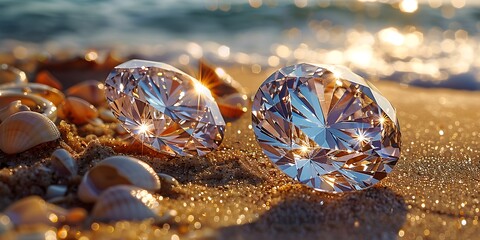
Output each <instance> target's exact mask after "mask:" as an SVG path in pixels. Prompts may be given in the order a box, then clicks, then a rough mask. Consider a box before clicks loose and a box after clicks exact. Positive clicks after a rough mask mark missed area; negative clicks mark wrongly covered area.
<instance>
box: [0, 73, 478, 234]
mask: <svg viewBox="0 0 480 240" xmlns="http://www.w3.org/2000/svg"><path fill="white" fill-rule="evenodd" d="M226 70H227V72H228V73H230V74H231V75H232V76H233V77H234V78H235V79H236V80H237V81H239V82H240V83H241V84H242V85H244V86H245V87H246V88H247V89H248V92H249V93H250V94H253V92H254V91H256V88H257V87H258V86H259V85H260V83H261V82H262V81H263V80H264V79H265V78H266V77H267V76H268V75H269V74H270V73H271V72H272V71H273V69H263V70H262V71H261V72H260V73H259V74H253V73H251V71H249V70H250V69H242V68H240V67H238V68H227V69H226ZM98 80H100V81H103V79H98ZM374 84H375V85H376V86H377V87H378V88H379V89H380V91H381V92H382V93H383V94H384V96H386V97H387V98H388V99H389V100H390V101H391V103H392V104H393V105H394V106H395V107H396V108H397V112H398V114H397V116H398V118H399V122H400V125H401V131H402V156H401V159H400V160H399V161H398V163H397V165H396V167H395V169H394V171H393V172H392V173H391V174H389V175H388V177H387V178H385V179H384V180H383V181H382V182H381V183H380V184H377V185H376V186H374V187H372V188H369V189H366V190H363V191H358V192H351V193H343V194H329V193H323V192H317V191H314V190H313V189H311V188H308V187H306V186H303V185H302V184H299V183H297V182H295V181H293V180H292V179H290V178H289V177H287V176H286V175H285V174H283V173H282V172H281V171H280V170H279V169H277V168H276V167H275V166H274V164H272V163H271V162H270V160H269V159H268V158H267V157H266V156H265V155H264V154H263V153H262V151H261V149H260V148H259V146H258V145H257V143H256V141H255V137H254V135H253V130H252V129H251V128H252V127H251V115H250V113H249V112H248V111H247V113H246V114H244V115H243V116H242V117H241V118H240V119H238V120H237V121H234V122H231V123H228V124H227V128H226V132H225V139H224V142H223V143H222V145H221V146H220V148H219V149H217V150H216V151H214V152H212V153H210V154H208V155H207V156H205V157H166V156H163V155H161V154H159V153H156V152H155V151H152V150H150V149H148V148H146V147H142V144H141V143H139V142H136V141H134V140H133V139H132V138H128V137H125V136H118V134H116V133H115V127H116V123H107V124H105V125H102V126H95V125H92V124H86V125H74V124H71V123H68V122H67V121H62V122H59V124H58V127H59V130H60V133H61V139H60V140H58V141H54V142H49V143H45V144H41V145H39V146H37V147H34V148H32V149H30V150H27V151H25V152H23V153H20V154H15V155H6V154H4V153H0V163H1V166H2V169H1V170H0V209H5V208H6V207H7V206H8V205H9V204H11V203H12V202H14V201H16V200H18V199H20V198H22V197H26V196H29V195H39V196H41V197H44V196H45V193H46V189H47V187H48V186H50V185H52V184H65V185H67V186H68V191H67V194H66V197H65V199H64V200H63V201H61V202H60V203H58V205H60V206H62V207H65V208H68V209H70V208H74V207H82V208H85V209H86V210H87V211H90V210H91V208H92V205H91V204H85V203H82V202H81V201H79V199H78V197H77V195H76V193H77V190H78V184H79V182H80V176H79V177H76V178H72V179H70V180H66V179H64V178H61V177H58V176H57V175H55V174H54V173H52V171H49V170H48V169H50V168H51V163H50V155H51V153H52V152H53V151H54V150H55V149H56V148H60V147H62V148H65V149H66V150H68V151H69V152H71V153H72V154H73V156H74V158H75V159H76V161H77V162H78V164H79V175H83V174H85V172H86V171H88V169H90V168H91V167H92V166H94V165H95V164H96V163H98V162H99V161H100V160H102V159H104V158H105V157H108V156H113V155H119V154H120V155H128V156H132V157H135V158H138V159H140V160H143V161H145V162H146V163H148V164H150V165H151V166H152V167H153V168H154V170H155V171H156V172H161V173H166V174H169V175H171V176H173V177H175V178H176V179H177V180H178V181H179V182H180V186H178V187H173V188H171V189H167V188H162V189H161V190H160V191H159V192H156V193H155V194H154V196H155V198H157V199H158V200H159V201H160V203H161V204H160V205H161V206H160V209H161V210H160V211H159V212H158V214H160V215H163V214H170V215H171V216H172V217H171V218H169V219H166V220H165V221H164V222H161V223H159V222H154V221H152V220H146V221H143V222H125V221H123V222H117V223H112V224H106V223H92V222H89V221H88V219H87V220H86V221H85V222H84V223H82V224H80V225H79V226H72V227H61V228H58V229H52V228H50V227H41V226H36V227H26V228H22V227H18V228H17V230H18V232H19V233H23V234H25V233H26V232H42V233H43V232H44V231H45V230H46V229H47V230H48V229H50V230H51V231H54V232H55V233H56V234H57V235H58V236H59V238H62V237H60V236H64V237H63V238H62V239H82V238H81V236H84V237H88V239H112V238H116V239H138V238H142V237H143V238H156V239H320V238H321V239H396V238H398V239H401V238H404V239H475V238H476V237H478V235H479V234H480V230H479V229H480V228H479V226H478V225H479V216H480V212H479V211H480V199H479V196H478V185H479V181H480V144H479V143H480V132H479V129H480V121H478V119H479V118H480V112H478V111H477V109H478V102H480V93H478V92H469V91H457V90H448V89H422V88H415V87H411V86H406V85H400V84H398V83H393V82H388V81H376V82H374ZM66 233H68V234H66ZM8 234H14V233H13V232H10V233H8ZM65 234H66V235H65ZM11 236H12V235H4V236H3V237H4V239H10V238H9V237H11ZM83 239H87V238H83Z"/></svg>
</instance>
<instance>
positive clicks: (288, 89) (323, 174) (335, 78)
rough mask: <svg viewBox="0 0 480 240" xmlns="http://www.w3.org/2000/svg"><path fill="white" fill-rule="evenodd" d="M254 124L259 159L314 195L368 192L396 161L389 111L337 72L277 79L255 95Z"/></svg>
mask: <svg viewBox="0 0 480 240" xmlns="http://www.w3.org/2000/svg"><path fill="white" fill-rule="evenodd" d="M252 122H253V128H254V132H255V135H256V138H257V141H258V142H259V144H260V147H261V148H262V149H263V152H264V153H265V154H266V155H267V156H268V157H269V158H270V159H271V160H272V161H273V162H274V163H275V164H276V165H277V166H278V167H279V168H280V169H281V170H282V171H283V172H285V173H286V174H287V175H289V176H290V177H292V178H294V179H295V180H298V181H300V182H301V183H304V184H306V185H308V186H311V187H313V188H315V189H316V190H320V191H326V192H346V191H354V190H361V189H364V188H368V187H370V186H372V185H374V184H376V183H377V182H379V181H380V180H381V179H383V178H384V177H386V176H387V174H388V173H390V172H391V171H392V169H393V167H394V166H395V164H396V162H397V161H398V158H399V157H400V144H401V141H400V135H401V134H400V127H399V124H398V120H397V117H396V112H395V109H394V108H393V107H392V105H391V104H390V103H389V102H388V100H387V99H386V98H385V97H384V96H382V95H381V94H380V92H379V91H378V90H377V89H376V88H375V87H374V86H373V85H371V84H370V83H369V82H367V81H366V80H364V79H363V78H361V77H360V76H358V75H356V74H354V73H352V72H351V71H350V70H348V69H347V68H345V67H341V66H332V65H312V64H305V63H302V64H297V65H293V66H289V67H285V68H282V69H280V70H278V71H276V72H275V73H273V74H272V75H271V76H270V77H268V78H267V80H265V82H264V83H263V84H262V85H261V86H260V88H259V90H258V91H257V93H256V95H255V99H254V102H253V106H252Z"/></svg>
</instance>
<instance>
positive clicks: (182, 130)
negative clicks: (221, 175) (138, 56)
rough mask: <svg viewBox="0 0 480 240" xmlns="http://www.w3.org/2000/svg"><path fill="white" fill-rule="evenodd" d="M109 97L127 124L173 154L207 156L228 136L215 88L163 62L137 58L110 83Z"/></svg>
mask: <svg viewBox="0 0 480 240" xmlns="http://www.w3.org/2000/svg"><path fill="white" fill-rule="evenodd" d="M105 86H106V90H105V93H106V96H107V101H108V104H109V106H110V108H111V109H112V111H113V113H114V114H115V116H116V117H117V119H118V120H119V121H120V122H121V124H122V126H123V127H124V128H125V129H126V130H127V131H128V132H129V133H130V134H131V135H132V136H133V137H134V138H136V139H137V140H139V141H141V142H142V143H143V144H145V145H146V146H148V147H150V148H152V149H154V150H157V151H159V152H162V153H166V154H169V155H172V156H173V155H181V156H191V155H200V156H201V155H205V154H207V153H208V152H210V151H212V150H214V149H216V148H217V147H218V146H219V145H220V143H221V142H222V140H223V135H224V130H225V122H224V120H223V117H222V115H221V114H220V110H219V109H218V106H217V104H216V102H215V100H214V99H213V97H212V95H211V93H210V90H209V89H208V88H206V87H205V86H203V85H202V84H201V83H200V82H199V81H198V80H196V79H195V78H193V77H191V76H189V75H187V74H186V73H184V72H182V71H180V70H178V69H176V68H174V67H172V66H170V65H168V64H165V63H160V62H151V61H144V60H131V61H128V62H125V63H123V64H120V65H118V66H117V67H115V68H114V69H113V70H112V72H111V73H110V74H109V75H108V77H107V80H106V81H105Z"/></svg>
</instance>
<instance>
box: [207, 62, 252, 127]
mask: <svg viewBox="0 0 480 240" xmlns="http://www.w3.org/2000/svg"><path fill="white" fill-rule="evenodd" d="M199 65H200V72H199V80H200V82H202V84H203V85H204V86H205V87H207V88H208V89H210V91H211V93H212V96H213V97H214V98H215V101H216V102H217V104H218V107H219V109H220V112H221V113H222V116H223V117H224V118H225V120H227V121H233V120H236V119H238V118H239V117H240V116H242V115H243V114H244V113H245V112H246V111H247V108H246V106H248V97H247V95H246V94H245V92H246V91H245V89H244V88H243V87H242V85H241V84H240V83H239V82H237V81H235V80H234V79H233V78H232V77H231V76H230V75H228V74H227V73H226V72H225V70H223V69H222V68H214V67H212V66H210V65H209V64H208V63H206V62H205V61H204V60H200V61H199Z"/></svg>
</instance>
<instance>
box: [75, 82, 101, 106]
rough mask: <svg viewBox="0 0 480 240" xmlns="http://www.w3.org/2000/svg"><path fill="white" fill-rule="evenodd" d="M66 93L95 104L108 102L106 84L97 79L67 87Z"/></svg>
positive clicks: (99, 104)
mask: <svg viewBox="0 0 480 240" xmlns="http://www.w3.org/2000/svg"><path fill="white" fill-rule="evenodd" d="M66 94H67V95H69V96H74V97H78V98H81V99H83V100H85V101H87V102H89V103H91V104H93V105H94V106H97V107H98V106H101V105H105V104H106V98H105V85H104V84H103V83H101V82H99V81H96V80H88V81H84V82H81V83H79V84H76V85H74V86H72V87H70V88H69V89H67V91H66Z"/></svg>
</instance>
